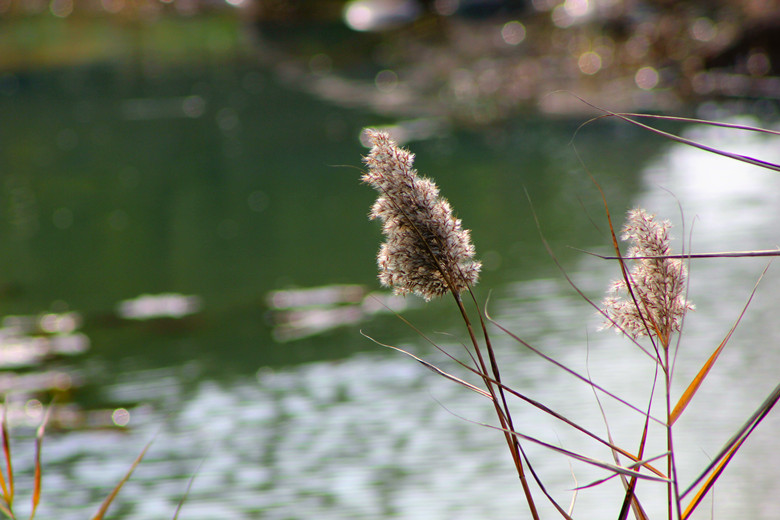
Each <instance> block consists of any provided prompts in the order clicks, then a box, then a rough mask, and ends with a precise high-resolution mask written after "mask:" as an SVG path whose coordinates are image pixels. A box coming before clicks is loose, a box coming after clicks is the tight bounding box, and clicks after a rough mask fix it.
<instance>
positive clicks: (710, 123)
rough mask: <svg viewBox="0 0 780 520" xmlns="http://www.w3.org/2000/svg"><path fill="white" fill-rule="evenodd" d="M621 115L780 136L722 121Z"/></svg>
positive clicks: (630, 114)
mask: <svg viewBox="0 0 780 520" xmlns="http://www.w3.org/2000/svg"><path fill="white" fill-rule="evenodd" d="M620 115H622V116H626V117H644V118H646V119H663V120H665V121H677V122H681V123H696V124H699V125H708V126H718V127H722V128H731V129H733V130H746V131H748V132H759V133H762V134H771V135H780V132H778V131H775V130H769V129H767V128H760V127H757V126H750V125H738V124H735V123H723V122H720V121H708V120H706V119H693V118H690V117H679V116H663V115H660V114H635V113H629V112H623V113H621V114H620Z"/></svg>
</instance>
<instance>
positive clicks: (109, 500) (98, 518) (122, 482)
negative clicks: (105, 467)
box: [92, 439, 154, 520]
mask: <svg viewBox="0 0 780 520" xmlns="http://www.w3.org/2000/svg"><path fill="white" fill-rule="evenodd" d="M152 442H154V439H152V440H151V441H149V443H148V444H147V445H146V446H145V447H144V449H143V450H142V451H141V453H140V454H139V455H138V457H136V459H135V461H134V462H133V464H132V465H131V466H130V469H129V470H128V471H127V473H125V476H124V477H122V480H120V481H119V484H117V485H116V487H114V489H113V490H112V491H111V493H110V494H109V495H108V496H107V497H106V499H105V500H104V501H103V503H102V504H101V505H100V509H98V512H97V513H96V514H95V516H93V517H92V520H102V519H103V517H104V516H105V514H106V511H108V508H109V507H110V506H111V503H112V502H113V501H114V499H115V498H116V496H117V495H118V494H119V491H120V490H121V489H122V486H124V485H125V482H127V481H128V480H129V479H130V475H132V474H133V471H135V468H137V467H138V465H139V464H140V463H141V461H142V460H143V458H144V456H145V455H146V452H147V451H148V450H149V448H150V447H151V446H152Z"/></svg>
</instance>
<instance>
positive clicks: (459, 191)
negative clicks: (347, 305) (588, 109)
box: [0, 59, 652, 375]
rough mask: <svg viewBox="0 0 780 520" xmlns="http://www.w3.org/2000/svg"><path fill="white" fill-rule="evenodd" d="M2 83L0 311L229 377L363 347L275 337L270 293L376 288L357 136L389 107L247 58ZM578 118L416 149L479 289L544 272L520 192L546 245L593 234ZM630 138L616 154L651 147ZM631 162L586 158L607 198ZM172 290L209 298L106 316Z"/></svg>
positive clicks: (105, 356) (155, 361)
mask: <svg viewBox="0 0 780 520" xmlns="http://www.w3.org/2000/svg"><path fill="white" fill-rule="evenodd" d="M5 81H6V82H7V83H9V84H12V88H8V89H6V90H7V93H6V94H5V95H4V96H2V98H0V103H1V105H0V110H2V114H3V119H4V124H3V135H2V142H3V145H2V152H0V153H1V155H0V161H1V162H0V164H2V176H3V184H2V193H1V196H2V207H3V217H4V218H3V219H2V221H0V233H2V237H3V238H2V242H3V247H2V249H0V281H1V282H2V284H1V285H2V287H4V291H3V292H4V297H3V298H2V300H1V301H0V313H2V314H28V313H39V312H44V311H51V310H54V311H63V310H66V309H68V310H75V311H77V312H80V313H83V314H84V315H85V330H86V331H87V333H88V334H89V335H90V337H92V339H93V347H94V348H93V350H92V352H91V353H90V354H89V355H90V356H94V357H95V358H97V359H100V360H103V361H105V362H107V363H109V364H112V363H113V364H115V363H117V362H118V361H121V360H125V359H128V358H130V359H133V360H135V361H137V362H138V363H139V364H140V365H142V366H148V367H153V366H169V365H176V364H180V363H183V362H185V361H187V360H192V359H196V360H200V361H202V362H204V364H205V365H207V366H208V367H209V371H214V372H216V373H223V374H226V375H229V374H230V373H233V372H239V373H241V372H243V373H246V372H251V371H254V370H256V369H257V367H259V366H263V365H279V364H291V363H293V364H294V363H297V362H299V361H302V360H311V359H318V358H330V357H339V356H342V355H345V354H347V353H349V352H351V351H354V350H356V349H365V348H371V347H370V346H369V345H366V344H365V343H364V342H363V341H362V340H360V339H359V338H358V337H356V336H355V334H354V331H353V332H342V333H340V335H338V336H337V338H338V339H337V341H327V340H317V347H316V352H312V351H311V349H309V348H307V347H305V346H297V345H293V346H288V347H285V349H279V348H278V347H276V346H274V345H273V344H272V343H271V342H269V321H268V319H267V314H266V313H267V307H266V304H265V297H266V294H267V293H268V292H269V291H271V290H274V289H283V288H289V287H311V286H321V285H326V284H333V283H349V284H363V285H365V286H367V287H369V288H376V286H377V284H376V281H375V268H374V260H373V255H374V253H375V251H376V249H377V247H378V244H379V242H380V239H381V236H380V234H379V232H378V227H377V225H376V224H375V223H371V222H369V221H367V219H366V215H367V212H368V207H369V206H370V204H371V202H372V199H373V197H374V194H373V192H372V191H371V190H370V189H369V188H368V187H366V186H362V185H361V184H360V182H359V175H360V167H361V162H360V157H361V155H362V154H364V153H366V151H365V149H364V148H362V147H361V146H360V144H359V142H358V139H357V136H358V134H359V132H360V129H361V128H362V127H364V126H366V125H372V124H381V123H386V122H387V121H386V120H382V119H380V118H377V117H375V116H372V115H370V114H366V113H362V112H359V111H354V110H345V109H339V108H335V107H332V106H328V105H325V104H323V103H320V102H318V101H317V100H315V99H312V98H310V97H307V96H306V95H303V94H301V93H299V92H296V91H295V90H294V89H293V88H291V87H290V86H289V85H280V84H279V83H278V82H277V81H276V80H275V78H274V76H273V75H272V74H270V73H268V72H267V71H265V70H263V69H261V68H259V67H258V66H253V64H252V63H251V61H250V60H242V59H236V60H235V61H232V62H225V63H223V64H221V65H212V66H199V67H193V68H181V69H177V68H175V67H173V68H171V69H169V70H165V71H159V72H158V73H155V74H154V75H151V76H149V75H145V74H141V73H139V71H138V70H137V69H136V68H134V67H132V66H107V65H106V66H95V67H85V68H75V69H63V70H53V71H44V72H39V73H34V74H33V73H28V74H20V75H17V76H12V77H6V78H5ZM188 107H189V108H188ZM187 110H190V112H189V113H188V112H187ZM576 124H577V121H574V120H573V121H558V122H554V121H546V120H543V119H539V118H538V117H529V119H528V120H521V121H516V122H512V123H511V124H507V125H506V126H505V127H502V128H496V129H491V130H490V131H489V132H486V133H480V132H456V133H449V134H447V135H442V136H440V137H437V138H435V139H431V140H428V141H424V142H418V143H412V144H411V146H412V147H413V148H414V151H415V152H416V153H417V155H418V156H419V159H418V162H417V166H418V169H419V170H420V171H421V172H423V173H424V174H426V175H429V176H432V177H434V178H436V179H437V181H438V182H439V184H440V186H441V188H442V190H443V192H444V194H445V195H446V196H447V197H448V198H449V199H450V200H451V202H452V203H453V205H454V207H455V208H456V210H457V211H458V213H459V216H460V217H461V218H462V219H463V220H464V223H465V225H466V226H467V227H469V228H471V229H472V230H473V234H474V240H475V243H476V245H477V247H478V249H479V251H484V252H487V253H488V254H487V258H488V260H489V262H488V268H490V267H494V268H495V269H493V270H488V271H487V272H486V273H485V276H484V279H483V280H484V281H483V284H482V285H483V286H485V287H490V288H492V287H495V286H496V285H499V284H501V283H503V282H505V281H507V280H512V279H515V278H516V277H518V276H519V277H532V276H536V275H538V274H539V273H544V272H548V271H550V268H551V264H550V262H549V260H548V257H547V255H546V253H545V252H544V250H543V248H542V246H541V243H540V240H539V238H538V236H539V234H538V230H537V229H536V227H535V225H534V224H533V222H532V219H531V217H532V214H531V211H530V207H531V204H530V203H529V200H528V198H527V196H526V191H527V193H528V197H530V200H531V203H532V204H533V207H534V209H535V211H536V212H537V214H538V216H539V220H540V222H541V223H542V226H543V230H544V232H545V233H546V234H547V235H548V239H549V240H550V241H551V242H552V243H553V244H557V245H562V244H569V245H579V246H585V245H588V241H591V242H593V241H597V240H599V238H600V235H599V233H598V231H595V230H594V229H593V226H592V225H591V223H590V222H587V221H586V220H583V219H582V218H579V217H575V216H573V215H572V211H571V210H572V209H574V208H576V206H577V205H579V204H581V203H582V204H585V205H586V207H587V208H588V210H589V211H592V212H593V218H594V219H599V220H603V219H602V216H601V213H600V212H599V207H598V205H597V204H594V203H593V199H594V197H592V194H594V193H595V190H593V187H592V186H591V185H589V181H588V180H587V179H586V178H584V176H583V175H582V172H581V168H578V167H577V166H578V165H577V163H576V161H575V159H574V154H573V152H572V149H571V148H570V147H567V144H568V140H569V139H570V138H571V136H572V135H573V130H574V129H575V128H576V126H575V125H576ZM622 131H625V129H623V130H622ZM610 132H617V131H616V130H615V129H614V128H607V129H606V130H605V128H604V127H603V126H602V127H601V128H596V129H594V131H593V132H591V133H590V135H588V136H586V137H585V138H583V139H581V140H580V141H579V142H578V144H579V146H580V148H582V149H583V150H584V151H585V152H589V153H592V152H593V151H594V150H593V148H594V147H595V146H597V145H598V143H599V141H600V140H602V139H612V136H609V135H605V133H606V134H609V133H610ZM628 134H629V135H628V136H626V137H622V138H621V139H622V140H624V141H625V143H626V145H627V146H631V147H632V148H631V149H629V150H626V151H625V152H624V153H625V154H626V156H628V155H630V156H632V158H636V157H637V156H639V157H642V156H646V155H650V154H651V153H652V149H651V147H648V146H647V145H646V144H644V142H643V139H642V138H641V136H639V135H634V134H632V133H631V132H628ZM623 157H625V156H623V155H622V154H619V155H618V156H617V157H616V156H614V155H613V156H611V157H610V158H609V160H610V162H609V163H607V162H606V161H605V160H603V159H600V160H599V161H598V162H594V163H593V167H594V168H595V169H596V170H597V173H598V174H600V175H601V178H602V182H603V183H604V184H605V185H607V187H608V188H609V190H610V191H611V192H612V193H614V194H615V195H616V196H617V197H616V198H615V199H614V201H615V203H616V204H617V205H621V204H624V203H622V202H621V200H622V198H623V197H624V196H625V195H626V194H627V193H629V192H630V191H631V190H632V189H633V187H634V185H635V182H636V181H635V172H632V171H622V170H623V168H622V165H621V164H620V161H621V160H622V159H623ZM583 195H584V196H583ZM586 197H587V199H589V200H586ZM575 212H577V213H579V214H581V213H582V212H581V211H580V210H579V209H576V210H575ZM560 254H561V255H563V258H564V259H565V258H567V257H570V256H571V253H570V252H567V251H566V250H562V251H561V253H560ZM164 292H176V293H181V294H187V295H197V296H199V297H201V298H202V300H203V302H204V307H203V312H202V313H201V314H199V315H198V316H196V317H195V318H193V319H191V320H189V321H187V322H186V323H183V324H179V325H175V324H174V325H172V329H171V330H158V329H155V328H154V327H143V326H136V325H130V326H117V324H116V321H115V320H112V319H111V317H112V315H113V313H114V310H115V307H116V305H117V303H118V302H119V301H121V300H125V299H129V298H134V297H136V296H138V295H140V294H145V293H149V294H156V293H164ZM309 343H310V342H309ZM309 346H310V345H309Z"/></svg>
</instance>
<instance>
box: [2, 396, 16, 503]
mask: <svg viewBox="0 0 780 520" xmlns="http://www.w3.org/2000/svg"><path fill="white" fill-rule="evenodd" d="M7 411H8V406H7V405H5V404H4V405H3V416H2V421H0V423H1V424H0V435H2V441H3V455H4V456H5V467H6V470H7V472H8V480H6V479H5V477H4V476H3V472H2V471H1V470H0V487H2V489H3V500H4V501H5V503H6V506H7V508H4V509H7V513H6V514H7V515H8V516H9V517H10V518H15V516H14V514H13V512H12V507H13V503H14V470H13V465H12V464H11V446H10V442H9V440H8V416H7ZM4 512H5V511H4Z"/></svg>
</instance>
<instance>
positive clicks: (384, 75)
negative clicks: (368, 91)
mask: <svg viewBox="0 0 780 520" xmlns="http://www.w3.org/2000/svg"><path fill="white" fill-rule="evenodd" d="M374 83H375V84H376V88H377V89H379V90H380V91H382V92H392V91H393V90H395V87H397V86H398V74H396V73H395V72H394V71H392V70H389V69H385V70H380V71H379V73H377V75H376V78H375V79H374Z"/></svg>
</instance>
